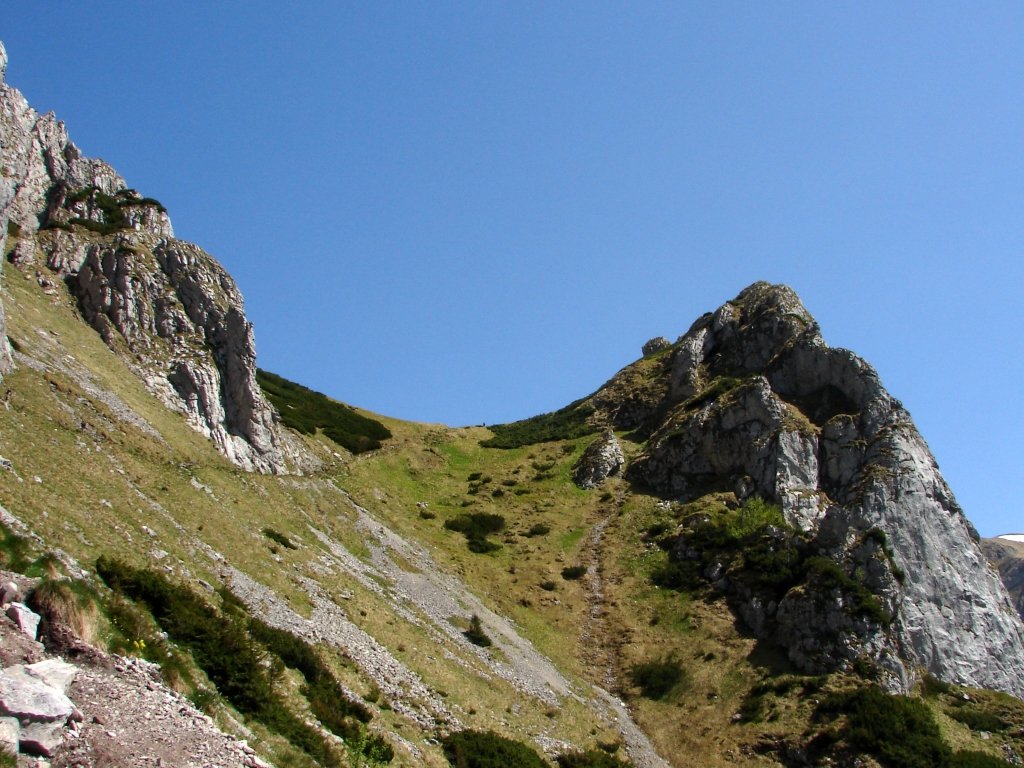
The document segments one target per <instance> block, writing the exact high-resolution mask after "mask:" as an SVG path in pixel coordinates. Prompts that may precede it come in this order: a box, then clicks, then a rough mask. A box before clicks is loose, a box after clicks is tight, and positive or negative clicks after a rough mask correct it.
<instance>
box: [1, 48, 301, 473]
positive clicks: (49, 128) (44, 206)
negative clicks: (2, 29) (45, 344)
mask: <svg viewBox="0 0 1024 768" xmlns="http://www.w3.org/2000/svg"><path fill="white" fill-rule="evenodd" d="M0 61H2V62H3V65H4V68H6V53H4V52H2V51H0ZM0 88H2V90H0V105H2V106H0V146H2V147H3V154H2V159H3V169H2V170H3V177H2V187H0V220H2V221H3V223H4V225H5V226H4V237H13V238H14V239H15V240H16V243H15V245H14V250H13V253H12V255H11V260H12V261H13V262H14V263H15V264H17V265H18V266H19V267H21V268H22V269H25V270H35V269H40V268H42V267H44V265H45V267H46V268H48V270H49V272H50V273H51V274H52V275H53V279H60V280H62V281H64V282H65V283H66V284H67V286H68V287H69V289H70V290H71V292H72V294H73V295H74V296H75V297H76V299H77V300H78V304H79V307H80V310H81V312H82V315H83V317H84V318H85V319H86V321H87V322H89V323H90V324H91V325H92V326H93V327H94V328H95V329H96V330H97V331H98V332H99V333H100V335H101V336H102V337H103V339H104V341H105V342H106V343H107V344H108V345H110V346H111V348H113V349H116V350H121V351H122V352H123V357H124V358H125V359H127V360H130V361H131V363H130V365H131V367H132V369H133V371H134V372H135V374H136V375H138V376H139V377H140V378H141V379H142V380H143V381H144V382H145V383H146V385H147V387H149V388H150V389H151V390H152V391H153V392H154V393H155V394H157V395H158V396H159V397H160V398H161V399H162V400H163V401H164V402H165V403H166V404H167V405H168V406H169V407H172V408H174V409H176V410H179V411H181V412H182V413H184V414H186V415H187V417H188V419H189V423H190V424H192V426H193V427H194V428H195V429H197V430H199V431H200V432H202V433H203V434H204V435H206V436H207V437H209V438H211V439H212V440H213V442H214V444H215V445H216V446H217V449H218V450H219V451H221V453H223V454H224V455H225V456H227V457H228V458H229V459H230V460H231V461H233V462H234V463H236V464H238V465H239V466H241V467H243V468H245V469H254V470H257V471H261V472H282V471H285V469H286V467H287V466H288V459H292V460H293V461H294V460H296V459H297V458H298V457H297V456H295V455H292V454H290V452H289V450H288V448H289V446H288V445H287V444H286V442H285V441H284V440H283V438H282V435H281V432H280V430H279V429H278V427H277V425H276V423H275V421H274V412H273V410H272V409H271V408H270V407H269V405H268V404H267V402H266V399H265V398H264V397H263V394H262V392H261V391H260V389H259V387H258V386H257V385H256V368H255V361H256V352H255V345H254V342H253V333H252V324H251V323H249V322H248V321H247V320H246V318H245V314H244V311H243V309H242V297H241V294H240V293H239V292H238V288H237V287H236V286H235V284H234V281H233V280H232V279H231V277H230V276H229V275H228V274H227V273H226V272H225V271H224V270H223V269H222V268H221V267H220V265H219V264H217V263H216V262H215V261H214V260H213V259H212V258H211V257H210V256H209V255H208V254H206V253H205V252H203V251H202V250H201V249H200V248H198V247H196V246H194V245H192V244H190V243H185V242H182V241H180V240H175V239H174V234H173V230H172V228H171V222H170V219H169V218H168V217H167V213H166V211H165V210H164V209H163V206H161V205H160V203H159V202H157V201H156V200H152V199H150V198H145V197H142V196H141V195H139V194H138V193H137V192H135V191H134V190H132V189H129V188H128V186H127V185H126V184H125V182H124V179H122V178H121V177H120V176H119V175H118V174H117V172H116V171H114V169H113V168H111V167H110V166H109V165H107V164H106V163H104V162H103V161H102V160H96V159H91V158H85V157H83V156H82V154H81V152H79V150H78V148H77V147H76V146H75V145H74V144H73V143H72V142H71V141H70V139H69V138H68V134H67V131H66V129H65V127H64V124H63V123H61V122H59V121H58V120H57V119H56V118H55V117H54V116H53V115H52V114H48V115H43V116H40V115H39V114H37V113H36V112H35V111H34V110H33V109H32V108H31V107H30V106H29V105H28V104H27V102H26V101H25V99H24V97H22V95H21V94H20V93H18V92H17V91H16V90H14V89H13V88H11V87H9V86H7V85H0ZM47 279H49V278H47Z"/></svg>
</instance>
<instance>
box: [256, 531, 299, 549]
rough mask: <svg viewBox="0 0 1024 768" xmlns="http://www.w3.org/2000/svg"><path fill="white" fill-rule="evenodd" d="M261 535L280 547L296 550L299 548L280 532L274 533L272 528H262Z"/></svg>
mask: <svg viewBox="0 0 1024 768" xmlns="http://www.w3.org/2000/svg"><path fill="white" fill-rule="evenodd" d="M263 535H264V536H266V537H267V538H268V539H270V540H271V541H276V542H277V543H278V544H280V545H281V546H282V547H286V548H288V549H298V548H299V547H298V545H296V544H295V543H294V542H293V541H292V540H291V539H289V538H288V537H287V536H285V535H284V534H283V533H281V532H280V531H275V530H274V529H273V528H264V529H263Z"/></svg>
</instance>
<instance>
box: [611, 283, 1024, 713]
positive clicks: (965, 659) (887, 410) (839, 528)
mask: <svg viewBox="0 0 1024 768" xmlns="http://www.w3.org/2000/svg"><path fill="white" fill-rule="evenodd" d="M675 347H676V349H675V351H674V352H673V353H672V355H671V361H670V362H669V363H667V364H666V367H665V369H664V370H663V371H662V373H663V375H667V377H668V380H669V386H668V387H667V389H665V390H661V391H663V392H664V395H663V398H662V400H661V401H660V402H659V403H657V404H655V405H653V406H651V407H650V408H649V413H650V414H651V416H650V420H651V421H650V422H649V423H648V426H647V429H648V430H649V431H650V432H651V438H650V440H649V442H648V447H647V449H646V451H645V453H644V454H643V455H642V456H640V457H639V458H638V459H636V460H635V461H634V462H633V465H632V466H631V468H630V472H629V476H630V477H631V478H632V479H634V480H637V481H640V482H642V483H643V484H644V485H646V486H648V487H651V488H653V489H655V490H656V491H658V492H660V493H663V494H665V495H666V496H670V497H674V498H678V499H680V500H683V501H686V500H689V499H694V498H697V497H699V496H702V495H704V494H705V493H708V492H709V491H720V492H733V493H735V494H736V495H737V496H738V497H740V498H741V499H742V497H744V496H746V495H750V494H755V495H758V496H761V497H763V498H766V499H769V500H772V501H774V502H777V503H778V504H779V505H780V506H781V508H782V510H783V514H784V516H785V519H786V521H787V523H789V524H790V525H792V526H794V527H795V528H796V529H799V530H801V531H803V534H802V535H803V537H804V538H805V539H807V540H808V541H809V542H810V546H811V547H812V549H813V551H815V552H817V553H819V554H821V555H825V556H827V557H829V558H830V559H831V560H832V561H833V562H835V563H837V564H839V566H840V567H841V568H842V569H843V570H844V572H845V573H846V574H847V575H848V576H849V577H850V578H857V579H859V580H860V582H861V583H862V584H863V585H864V586H866V587H867V588H868V589H869V590H870V591H871V593H873V594H874V595H875V596H876V598H877V600H878V601H879V603H880V604H881V605H882V606H884V608H885V609H886V611H887V612H888V613H889V615H891V616H892V621H891V623H889V624H888V625H887V626H883V625H882V624H881V623H879V622H877V621H876V622H871V621H867V620H866V619H865V618H864V617H863V616H862V617H860V618H859V619H856V618H851V615H850V611H849V610H848V609H846V608H844V606H843V605H842V604H841V603H842V600H843V594H842V592H841V590H835V591H833V598H834V599H833V602H835V604H834V605H832V606H831V607H830V606H829V604H828V602H829V601H828V600H825V602H824V603H823V602H822V599H821V594H820V592H817V593H815V594H814V595H807V594H803V593H802V592H801V590H800V589H797V588H794V589H792V590H790V592H789V593H787V594H786V596H785V598H784V599H782V600H780V601H779V603H778V604H777V605H771V606H767V605H761V604H757V596H756V595H753V594H750V595H745V596H744V595H742V594H739V595H736V594H734V597H736V598H737V601H738V603H739V612H740V613H741V615H744V616H745V617H746V618H747V622H748V624H750V625H751V626H752V627H754V628H755V630H757V629H758V627H760V628H761V629H762V630H763V631H764V632H765V633H766V635H768V636H771V638H772V639H774V640H775V641H777V642H779V643H781V644H782V645H783V646H784V647H786V648H787V650H788V651H789V655H790V657H791V659H793V660H794V661H795V662H796V663H797V664H799V665H801V666H803V667H805V668H809V669H811V668H820V667H821V666H823V665H825V666H827V664H828V663H829V662H831V663H833V664H834V665H838V666H842V665H844V664H847V663H852V662H853V661H854V660H856V659H858V658H866V659H870V660H873V661H874V662H875V663H876V665H877V666H878V667H880V668H881V669H882V670H883V671H884V674H885V675H886V677H887V681H888V683H889V687H890V688H892V689H895V690H901V689H902V690H905V689H906V688H907V687H908V686H909V685H910V684H911V683H912V681H913V679H914V672H915V670H916V669H917V668H923V669H925V670H927V671H928V672H930V673H932V674H934V675H935V676H937V677H939V678H941V679H944V680H948V681H954V682H959V683H964V684H968V685H977V686H983V687H988V688H996V689H1000V690H1004V691H1008V692H1011V693H1014V694H1015V695H1017V696H1024V625H1022V624H1021V620H1020V617H1019V616H1018V615H1017V613H1016V611H1015V610H1014V609H1013V606H1012V605H1011V604H1010V601H1009V598H1008V597H1007V593H1006V590H1005V589H1004V588H1003V585H1002V584H1001V583H1000V581H999V579H998V577H997V576H996V575H995V574H994V573H993V571H992V570H991V569H990V568H989V567H988V565H987V563H986V561H985V558H984V556H983V554H982V552H981V550H980V549H979V546H978V542H977V535H976V533H975V532H974V529H973V527H972V526H971V525H970V523H969V522H968V521H967V519H966V518H965V517H964V515H963V512H962V510H961V509H960V507H959V506H958V505H957V503H956V500H955V499H954V497H953V494H952V492H951V491H950V489H949V487H948V486H947V485H946V483H945V481H944V480H943V479H942V476H941V475H940V473H939V470H938V467H937V466H936V463H935V460H934V459H933V458H932V456H931V453H930V452H929V450H928V447H927V445H926V444H925V442H924V440H923V439H922V438H921V436H920V435H919V434H918V432H917V430H916V429H915V427H914V425H913V423H912V421H911V419H910V416H909V414H908V413H907V412H906V410H904V408H903V407H902V405H901V404H900V403H899V402H898V401H897V400H895V399H893V398H892V397H891V396H890V395H889V394H888V393H887V392H886V391H885V389H884V388H883V387H882V385H881V383H880V381H879V379H878V376H877V374H876V373H875V372H874V370H872V368H871V367H870V366H869V365H868V364H867V363H865V362H864V361H863V360H861V359H860V358H858V357H857V356H856V355H854V354H852V353H851V352H848V351H846V350H842V349H832V348H829V347H828V346H827V345H826V344H825V342H824V341H823V340H822V338H821V336H820V334H819V331H818V326H817V324H816V323H815V322H814V320H813V319H812V318H811V317H810V315H809V314H808V313H807V311H806V310H805V309H804V308H803V306H802V304H801V303H800V301H799V299H798V298H797V297H796V295H795V294H794V293H793V292H792V291H791V290H790V289H788V288H786V287H784V286H771V285H768V284H765V283H758V284H755V285H753V286H751V287H750V288H748V289H746V290H745V291H743V292H742V293H741V294H740V295H739V296H738V297H737V298H736V299H734V300H733V301H731V302H729V303H727V304H725V305H724V306H722V307H721V308H719V309H718V310H717V311H716V312H714V313H713V314H709V315H705V316H704V317H702V318H701V319H700V320H698V321H697V322H696V323H695V324H694V326H693V327H691V329H690V330H689V332H687V334H686V335H685V336H683V337H682V338H681V339H680V340H679V341H677V342H676V345H675ZM652 391H653V390H652ZM595 399H597V398H595ZM610 415H611V416H612V418H614V415H615V414H610ZM631 426H637V425H631ZM875 531H878V532H879V533H877V534H876V533H874V532H875ZM872 536H877V537H878V538H879V539H882V540H883V541H884V542H885V545H884V548H883V549H885V550H886V552H885V553H880V552H879V551H878V546H880V545H878V544H877V543H876V544H875V545H874V549H872V547H871V546H869V544H867V543H866V542H867V541H868V540H870V539H871V537H872ZM723 586H724V585H723ZM836 601H838V602H836ZM823 637H827V638H830V639H828V640H827V641H823Z"/></svg>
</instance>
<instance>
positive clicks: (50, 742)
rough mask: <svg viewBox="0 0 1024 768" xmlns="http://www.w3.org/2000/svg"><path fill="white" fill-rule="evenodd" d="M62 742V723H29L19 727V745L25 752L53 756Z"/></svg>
mask: <svg viewBox="0 0 1024 768" xmlns="http://www.w3.org/2000/svg"><path fill="white" fill-rule="evenodd" d="M63 743H64V724H63V723H29V724H28V725H26V726H25V727H23V728H22V729H21V736H20V739H19V746H20V748H21V751H22V752H24V753H25V754H28V755H38V756H40V757H53V754H54V752H56V751H57V748H58V747H59V746H60V745H61V744H63Z"/></svg>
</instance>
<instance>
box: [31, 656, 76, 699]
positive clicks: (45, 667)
mask: <svg viewBox="0 0 1024 768" xmlns="http://www.w3.org/2000/svg"><path fill="white" fill-rule="evenodd" d="M25 672H26V673H27V674H28V675H31V676H32V677H34V678H36V679H37V680H39V681H40V682H43V683H46V684H47V685H49V686H50V687H51V688H56V689H57V690H58V691H60V692H61V693H64V694H66V693H67V692H68V689H69V688H70V687H71V684H72V683H73V682H74V681H75V675H77V674H78V667H76V666H75V665H74V664H69V663H68V662H66V661H61V660H60V659H46V660H44V661H40V662H37V663H35V664H28V665H27V666H26V667H25Z"/></svg>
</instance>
